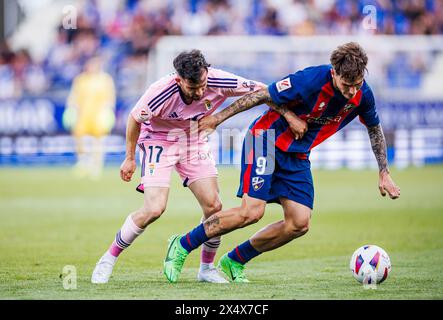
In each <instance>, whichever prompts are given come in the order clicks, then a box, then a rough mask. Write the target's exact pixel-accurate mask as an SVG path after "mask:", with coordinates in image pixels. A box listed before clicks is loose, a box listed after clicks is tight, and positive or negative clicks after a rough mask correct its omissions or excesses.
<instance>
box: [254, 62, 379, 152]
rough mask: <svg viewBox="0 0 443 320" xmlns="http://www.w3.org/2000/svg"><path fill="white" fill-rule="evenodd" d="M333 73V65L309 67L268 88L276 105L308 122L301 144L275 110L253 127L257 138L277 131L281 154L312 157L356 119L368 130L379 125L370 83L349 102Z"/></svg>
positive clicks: (276, 142)
mask: <svg viewBox="0 0 443 320" xmlns="http://www.w3.org/2000/svg"><path fill="white" fill-rule="evenodd" d="M331 69H332V66H331V65H321V66H314V67H309V68H306V69H304V70H300V71H298V72H296V73H294V74H290V75H288V76H287V77H285V78H283V79H282V80H280V81H277V82H274V83H272V84H271V85H269V87H268V89H269V93H270V95H271V98H272V100H273V102H274V103H276V104H278V105H281V104H285V105H287V106H288V107H289V108H290V109H291V110H292V111H293V112H294V113H295V114H297V116H299V117H300V118H301V119H304V120H306V121H307V123H308V131H307V132H306V134H305V135H304V136H303V138H302V139H301V140H295V139H294V136H293V135H292V133H291V131H290V129H289V126H288V123H287V122H286V120H285V119H284V118H283V117H282V116H280V114H278V113H277V112H276V111H274V110H272V109H269V110H268V111H266V112H265V113H264V114H263V115H262V116H261V117H260V118H258V119H257V120H256V121H255V123H254V124H253V125H252V126H251V129H252V131H253V132H254V134H257V131H256V130H257V129H258V130H260V129H261V130H268V129H274V130H275V145H276V146H277V147H278V148H279V149H280V150H282V151H287V152H297V153H304V154H308V153H309V152H310V151H311V149H312V148H314V147H315V146H317V145H318V144H320V143H321V142H323V141H324V140H326V139H327V138H328V137H330V136H332V135H333V134H334V133H336V132H337V131H339V130H340V129H342V128H343V127H345V126H346V125H347V124H348V123H349V122H351V121H352V120H353V119H354V118H355V117H356V116H359V118H360V121H361V122H362V123H363V124H365V125H366V126H368V127H371V126H375V125H378V124H379V123H380V120H379V118H378V115H377V111H376V109H375V102H374V95H373V93H372V90H371V88H370V87H369V85H368V84H367V83H366V81H364V83H363V86H362V87H361V89H360V90H359V91H358V92H357V93H356V95H355V96H354V97H353V98H352V99H347V98H345V97H344V96H343V95H342V94H341V93H340V91H338V90H337V89H335V88H334V86H333V83H332V75H331Z"/></svg>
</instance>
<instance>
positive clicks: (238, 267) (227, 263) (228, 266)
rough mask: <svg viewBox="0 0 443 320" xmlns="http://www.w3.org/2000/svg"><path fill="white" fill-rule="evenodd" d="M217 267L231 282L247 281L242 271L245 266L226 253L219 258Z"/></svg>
mask: <svg viewBox="0 0 443 320" xmlns="http://www.w3.org/2000/svg"><path fill="white" fill-rule="evenodd" d="M218 268H219V269H220V270H221V271H223V272H224V273H225V274H226V275H227V276H228V278H229V280H230V281H232V282H242V283H245V282H249V280H248V279H246V276H245V274H244V272H243V270H244V269H245V266H244V265H243V264H241V263H238V262H237V261H235V260H232V259H231V258H229V257H228V254H227V253H226V254H225V255H223V256H222V257H221V258H220V261H219V262H218Z"/></svg>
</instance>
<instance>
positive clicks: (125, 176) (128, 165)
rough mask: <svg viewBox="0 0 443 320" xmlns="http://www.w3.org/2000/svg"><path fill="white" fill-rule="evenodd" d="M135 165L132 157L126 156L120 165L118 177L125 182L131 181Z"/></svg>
mask: <svg viewBox="0 0 443 320" xmlns="http://www.w3.org/2000/svg"><path fill="white" fill-rule="evenodd" d="M136 167H137V165H136V164H135V159H134V158H126V159H125V160H124V161H123V162H122V165H121V166H120V178H121V179H122V180H123V181H126V182H129V181H131V178H132V175H133V174H134V172H135V168H136Z"/></svg>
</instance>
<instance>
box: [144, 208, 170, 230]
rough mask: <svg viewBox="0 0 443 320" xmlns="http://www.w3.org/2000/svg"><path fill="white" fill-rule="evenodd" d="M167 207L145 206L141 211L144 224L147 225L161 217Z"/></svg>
mask: <svg viewBox="0 0 443 320" xmlns="http://www.w3.org/2000/svg"><path fill="white" fill-rule="evenodd" d="M165 209H166V208H164V207H149V208H147V207H143V208H142V209H141V212H140V213H141V215H142V216H143V220H144V225H146V226H147V225H148V224H150V223H152V222H154V221H155V220H157V219H158V218H160V216H161V215H162V214H163V212H164V211H165Z"/></svg>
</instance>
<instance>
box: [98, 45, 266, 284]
mask: <svg viewBox="0 0 443 320" xmlns="http://www.w3.org/2000/svg"><path fill="white" fill-rule="evenodd" d="M173 65H174V68H175V70H176V72H174V73H172V74H170V75H168V76H166V77H164V78H162V79H160V80H158V81H157V82H155V83H154V84H152V85H151V86H150V87H149V88H148V89H147V91H146V92H145V93H144V95H143V96H142V97H141V98H140V100H139V101H138V102H137V104H136V105H135V107H134V108H133V109H132V111H131V113H130V115H129V117H128V122H127V128H126V158H125V160H124V161H123V163H122V165H121V167H120V177H121V179H122V180H124V181H126V182H128V181H131V178H132V175H133V174H134V172H135V169H136V161H135V151H136V146H137V145H138V146H139V148H140V150H141V152H140V162H141V177H142V178H141V184H140V185H139V187H138V188H137V190H139V191H141V192H144V204H143V206H142V207H141V208H140V209H138V210H136V211H135V212H132V213H131V214H130V215H129V216H128V217H127V218H126V220H125V222H124V224H123V226H122V227H121V229H120V230H119V231H118V232H117V234H116V236H115V239H114V241H113V242H112V244H111V246H110V247H109V249H108V250H107V251H106V252H105V254H104V255H103V256H102V257H101V258H100V260H99V261H98V262H97V264H96V267H95V269H94V271H93V274H92V277H91V282H92V283H107V282H108V280H109V278H110V276H111V274H112V270H113V267H114V265H115V263H116V261H117V258H118V256H119V255H120V254H121V252H122V251H123V250H124V249H126V248H127V247H128V246H130V245H131V244H132V243H133V241H134V240H135V239H136V238H137V237H138V236H139V235H140V234H141V233H142V232H143V231H144V230H145V229H146V227H147V226H148V225H149V224H151V223H152V222H154V221H155V220H156V219H158V218H159V217H160V216H161V215H162V213H163V212H164V210H165V208H166V203H167V200H168V194H169V187H170V178H171V173H172V170H173V169H175V170H176V171H177V172H178V173H179V175H180V177H181V179H182V180H183V185H184V186H185V187H188V188H189V189H190V190H191V191H192V193H193V194H194V196H195V197H196V198H197V200H198V202H199V204H200V206H201V208H202V210H203V217H204V219H207V218H209V217H210V216H211V215H212V214H213V213H215V212H219V211H220V210H221V207H222V204H221V201H220V198H219V192H218V190H219V188H218V184H217V169H216V166H215V161H214V159H213V158H212V155H211V151H210V148H209V145H208V143H207V138H204V139H201V138H199V134H198V127H197V124H198V122H197V121H198V120H199V119H201V118H202V117H204V116H207V115H210V114H212V113H213V112H214V111H215V110H216V109H217V108H218V107H219V106H220V105H221V104H222V103H223V102H224V101H225V100H226V99H227V98H228V97H234V96H243V95H245V94H247V93H250V92H252V91H254V90H257V89H259V88H261V87H265V85H264V84H261V83H258V82H254V81H251V80H247V79H244V78H242V77H239V76H237V75H234V74H232V73H229V72H226V71H223V70H219V69H215V68H211V67H210V65H209V64H208V63H207V62H206V60H205V58H204V56H203V55H202V53H201V52H200V51H199V50H192V51H190V52H182V53H180V54H179V55H178V56H177V57H176V58H175V59H174V62H173ZM219 245H220V237H219V236H216V237H211V239H209V238H208V239H207V241H205V242H204V244H203V247H202V253H201V265H200V269H199V273H198V276H197V278H198V280H199V281H205V282H214V283H225V282H227V281H226V279H224V278H223V277H222V276H221V275H220V274H219V273H218V271H217V269H216V268H215V267H214V264H213V261H214V256H215V254H216V250H217V248H218V247H219Z"/></svg>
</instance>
